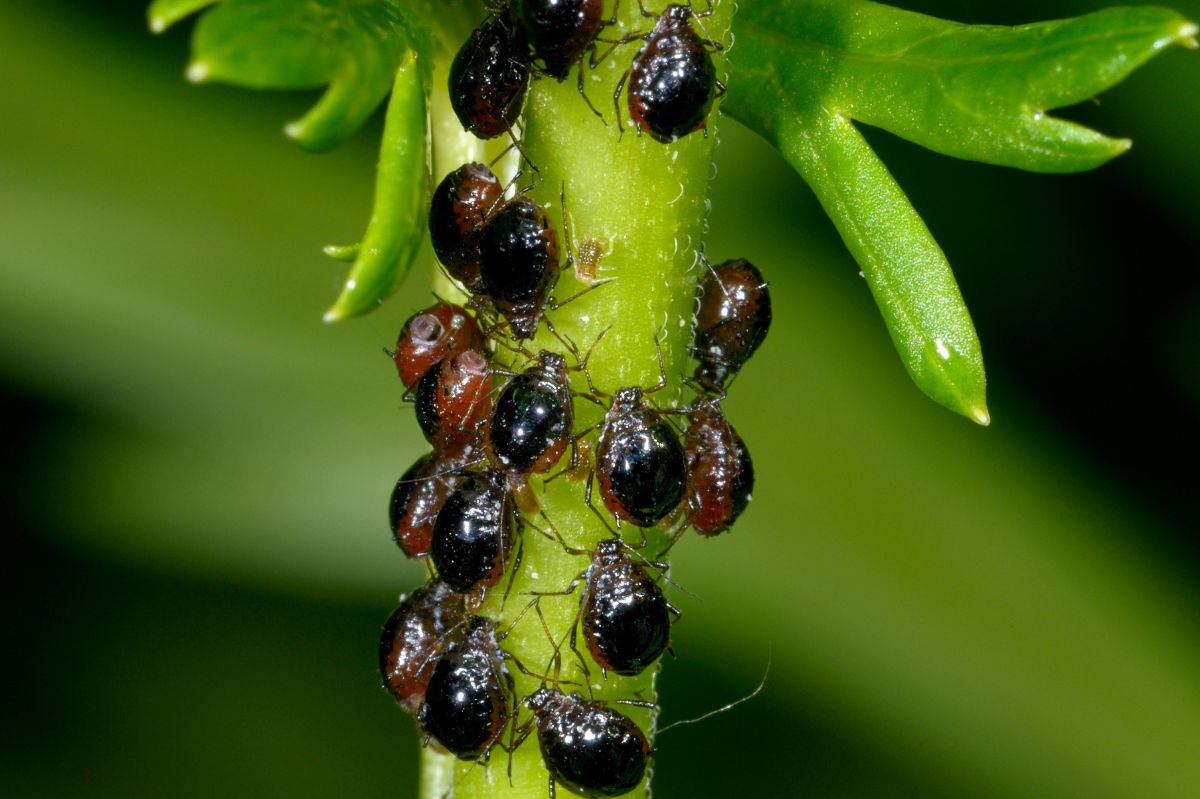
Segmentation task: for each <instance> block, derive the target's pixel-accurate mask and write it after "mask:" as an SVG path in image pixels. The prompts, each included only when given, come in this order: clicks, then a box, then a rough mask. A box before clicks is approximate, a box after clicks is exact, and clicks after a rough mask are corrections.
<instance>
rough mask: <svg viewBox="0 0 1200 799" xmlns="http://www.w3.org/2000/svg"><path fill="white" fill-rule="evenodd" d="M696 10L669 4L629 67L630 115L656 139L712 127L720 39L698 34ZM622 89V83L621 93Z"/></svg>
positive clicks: (663, 139)
mask: <svg viewBox="0 0 1200 799" xmlns="http://www.w3.org/2000/svg"><path fill="white" fill-rule="evenodd" d="M694 16H695V14H694V13H693V11H692V9H690V8H688V7H687V6H681V5H669V6H667V7H666V9H665V10H664V11H663V12H662V14H660V15H659V17H658V20H657V21H656V22H655V23H654V28H653V30H651V31H650V33H649V34H647V35H646V36H645V37H644V38H645V43H644V44H643V45H642V47H641V49H640V50H638V52H637V55H635V56H634V57H633V64H632V65H631V66H630V68H629V72H628V76H629V103H628V104H629V117H630V119H632V120H633V124H634V125H636V126H637V130H638V133H639V134H640V133H641V132H642V131H643V130H645V131H646V132H648V133H649V134H650V136H651V137H652V138H654V139H655V140H656V141H660V142H664V143H667V142H673V141H675V140H676V139H678V138H679V137H681V136H686V135H687V134H689V133H691V132H692V131H694V130H699V129H701V128H703V129H704V130H705V132H706V133H707V130H708V112H709V110H710V109H711V108H712V103H713V97H714V96H715V95H716V91H717V88H718V87H720V86H721V84H720V82H719V81H718V80H717V70H716V67H715V66H714V65H713V60H712V55H711V54H710V48H714V49H715V48H716V47H717V45H715V44H714V43H713V42H709V41H706V40H705V39H702V38H700V36H699V35H697V33H696V30H695V28H694V27H693V26H692V19H693V17H694ZM624 80H625V79H624V78H622V79H621V82H622V83H624ZM620 93H621V87H620V85H618V87H617V94H616V96H618V97H619V96H620Z"/></svg>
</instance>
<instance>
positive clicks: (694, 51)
mask: <svg viewBox="0 0 1200 799" xmlns="http://www.w3.org/2000/svg"><path fill="white" fill-rule="evenodd" d="M638 3H639V7H640V8H641V11H642V16H643V17H647V18H653V19H654V20H655V22H654V26H653V27H652V28H651V29H650V30H649V31H647V32H642V33H631V34H628V35H626V36H623V37H621V38H620V39H604V38H602V37H601V35H600V34H601V33H602V32H603V30H604V28H606V27H610V26H614V25H616V24H617V19H616V5H615V4H614V7H613V17H612V18H611V19H608V20H605V19H603V17H602V6H603V0H509V1H508V2H502V3H500V4H498V5H496V6H495V7H494V12H493V16H492V17H491V19H489V20H488V21H487V22H485V23H484V24H483V25H481V26H480V27H479V28H477V29H476V30H475V31H474V32H473V33H472V34H471V37H470V38H469V39H468V40H467V42H466V43H465V44H464V45H463V46H462V48H461V49H460V50H459V51H458V55H457V56H456V57H455V59H454V63H453V64H452V65H451V67H450V103H451V106H452V107H453V108H454V112H455V114H457V115H458V119H459V121H460V122H462V125H463V127H464V128H466V129H467V130H468V131H470V132H471V133H474V134H475V135H476V136H478V137H480V138H482V139H491V138H494V137H496V136H499V135H501V134H502V133H508V134H509V135H510V136H511V135H512V133H511V131H512V128H513V126H514V125H515V124H516V121H517V117H519V116H520V114H521V108H522V106H523V105H524V103H525V93H526V92H527V91H528V90H529V81H530V79H531V78H532V77H534V76H543V75H544V76H546V77H551V78H555V79H557V80H559V81H562V80H565V79H566V78H567V76H568V75H569V74H570V72H571V70H572V69H573V68H577V70H578V72H577V74H578V86H579V94H580V95H582V97H583V99H584V101H585V102H587V104H588V106H589V107H590V108H591V109H592V111H593V112H594V113H595V114H596V115H597V116H599V117H601V119H603V115H602V114H601V113H600V112H599V111H598V110H597V109H596V107H595V106H594V105H593V104H592V101H591V100H590V99H588V96H587V93H586V92H585V91H584V86H583V69H584V64H585V58H584V57H585V56H587V58H586V64H587V66H588V68H589V69H593V70H594V69H595V68H596V67H597V66H599V65H600V63H601V62H603V61H604V60H605V59H606V58H608V57H609V56H610V55H611V54H612V53H613V52H615V51H616V50H617V49H619V48H620V47H621V46H622V45H625V44H629V43H631V42H637V41H641V42H642V46H641V47H640V48H639V49H638V51H637V53H636V54H635V55H634V57H633V60H632V62H631V63H630V65H629V68H628V69H626V70H625V72H624V74H623V75H622V76H621V78H620V80H619V81H618V82H617V86H616V90H615V91H614V92H613V108H614V111H615V113H616V118H617V125H618V127H619V126H620V124H621V122H620V121H621V108H620V100H621V93H622V91H623V90H624V88H625V85H626V83H627V82H628V85H629V91H628V93H627V100H626V105H627V108H628V112H629V118H630V120H631V121H632V122H633V124H634V126H635V127H636V128H637V132H638V135H641V133H642V131H646V132H647V133H649V134H650V136H651V137H652V138H654V139H655V140H656V141H660V142H672V141H675V140H676V139H678V138H679V137H681V136H686V135H687V134H689V133H691V132H693V131H696V130H704V131H705V133H706V134H707V132H708V121H707V120H708V112H709V110H710V109H711V108H712V104H713V100H714V98H715V97H716V96H718V94H720V93H723V92H724V91H725V86H724V84H722V83H721V82H720V81H719V80H718V79H717V71H716V68H715V66H714V65H713V61H712V55H711V52H712V51H714V50H720V49H722V48H721V45H720V44H718V43H717V42H714V41H712V40H711V39H706V38H703V37H702V36H700V35H699V34H698V33H697V31H696V25H695V22H696V21H697V20H699V19H701V18H703V17H706V16H708V15H709V14H710V13H711V11H712V9H711V7H710V8H709V9H707V10H705V11H700V12H697V11H693V10H692V8H691V7H690V6H684V5H669V6H667V7H666V9H664V10H663V12H662V13H661V14H653V13H651V12H649V11H647V10H646V8H645V7H644V6H641V0H638ZM598 44H608V45H609V47H608V48H607V49H606V51H605V52H604V53H602V54H600V55H599V56H597V53H596V49H597V45H598ZM513 141H514V143H515V142H516V139H515V138H514V139H513Z"/></svg>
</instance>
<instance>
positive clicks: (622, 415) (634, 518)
mask: <svg viewBox="0 0 1200 799" xmlns="http://www.w3.org/2000/svg"><path fill="white" fill-rule="evenodd" d="M596 476H597V479H598V480H599V482H600V495H601V497H602V498H603V499H604V505H605V506H606V507H607V508H608V509H609V510H610V511H612V512H613V514H614V515H616V517H617V518H618V519H622V520H624V521H628V522H632V523H633V524H636V525H637V526H639V527H651V526H653V525H654V524H656V523H657V522H659V521H660V520H661V519H663V517H665V516H666V515H667V514H669V513H670V512H671V511H673V510H674V509H675V508H676V507H677V506H678V505H679V501H680V500H681V499H683V494H684V489H685V485H686V480H687V464H686V461H685V458H684V454H683V447H682V445H680V443H679V437H678V436H677V435H676V434H675V430H674V429H673V428H672V427H671V425H669V424H667V422H666V421H664V420H663V418H662V416H661V415H660V414H659V413H658V412H657V411H655V410H654V409H653V408H651V407H650V406H649V405H647V404H646V400H645V399H644V398H643V396H642V390H641V389H640V388H637V387H631V388H623V389H621V390H620V391H618V392H617V393H616V396H615V397H613V401H612V407H611V408H609V410H608V414H607V415H606V416H605V417H604V427H603V428H602V429H601V431H600V443H599V445H598V446H597V448H596Z"/></svg>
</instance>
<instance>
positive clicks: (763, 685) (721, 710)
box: [658, 655, 771, 736]
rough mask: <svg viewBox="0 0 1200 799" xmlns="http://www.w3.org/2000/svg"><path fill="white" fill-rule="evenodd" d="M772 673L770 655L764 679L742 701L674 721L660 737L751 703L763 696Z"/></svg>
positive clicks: (659, 732) (661, 732) (661, 731)
mask: <svg viewBox="0 0 1200 799" xmlns="http://www.w3.org/2000/svg"><path fill="white" fill-rule="evenodd" d="M770 673H771V658H770V655H768V656H767V668H766V669H764V670H763V676H762V679H761V680H759V682H758V687H757V688H755V689H754V690H753V691H751V692H750V693H748V694H746V695H745V696H743V697H742V698H741V699H735V700H734V701H732V702H730V703H729V704H727V705H722V706H721V707H719V708H716V709H715V710H710V711H708V712H707V713H705V714H703V715H700V716H697V717H696V718H694V719H681V720H679V721H673V722H671V723H670V724H668V725H666V726H665V727H660V728H659V730H658V735H659V736H661V735H662V734H663V733H664V732H666V731H667V730H670V729H673V728H675V727H683V726H684V725H687V724H698V723H699V722H701V721H704V720H706V719H710V718H712V717H713V716H716V715H718V714H720V713H724V712H726V711H727V710H733V709H734V708H735V707H737V706H738V705H740V704H742V703H743V702H749V701H750V700H751V699H753V698H754V697H756V696H758V695H759V694H761V693H762V692H763V689H764V688H766V687H767V675H769V674H770Z"/></svg>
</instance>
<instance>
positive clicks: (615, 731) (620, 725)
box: [526, 688, 650, 797]
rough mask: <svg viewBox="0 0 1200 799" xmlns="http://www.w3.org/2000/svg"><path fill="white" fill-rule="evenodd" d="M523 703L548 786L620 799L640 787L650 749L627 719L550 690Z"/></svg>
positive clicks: (577, 697) (545, 689) (595, 704)
mask: <svg viewBox="0 0 1200 799" xmlns="http://www.w3.org/2000/svg"><path fill="white" fill-rule="evenodd" d="M526 702H527V704H528V705H529V708H530V710H532V711H533V716H534V719H535V720H536V722H537V734H538V745H539V746H540V747H541V750H542V760H543V761H544V762H545V764H546V770H547V771H549V772H550V777H551V779H552V780H554V781H557V782H561V783H562V784H563V785H565V786H567V787H568V788H570V789H571V790H572V791H574V792H575V793H577V794H579V795H580V796H586V797H603V796H620V795H621V794H624V793H629V792H630V791H632V790H633V789H634V788H636V787H637V786H638V785H640V784H641V783H642V779H643V778H644V777H645V775H646V766H647V764H648V762H649V760H650V744H649V742H648V741H647V740H646V736H645V734H644V733H643V732H642V731H641V730H640V729H639V728H638V726H637V725H636V724H634V723H633V720H632V719H630V718H629V717H628V716H625V715H622V714H621V713H618V712H617V711H615V710H610V709H609V708H607V707H605V706H604V705H601V704H599V703H597V702H589V701H587V700H586V699H583V698H582V697H580V696H578V695H576V694H572V695H570V696H567V695H566V694H563V693H562V692H560V691H556V690H553V689H550V688H542V689H540V690H538V691H537V692H535V693H534V694H533V695H532V696H530V697H529V698H528V699H527V700H526Z"/></svg>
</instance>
